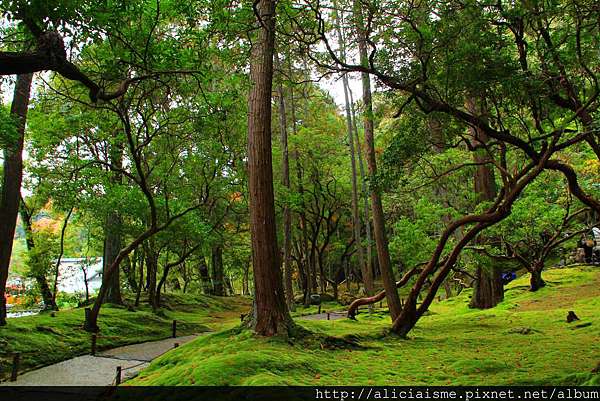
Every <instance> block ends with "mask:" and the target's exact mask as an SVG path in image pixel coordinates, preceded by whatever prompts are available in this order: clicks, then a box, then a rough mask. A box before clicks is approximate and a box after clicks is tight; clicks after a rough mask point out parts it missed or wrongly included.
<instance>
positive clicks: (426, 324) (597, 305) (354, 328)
mask: <svg viewBox="0 0 600 401" xmlns="http://www.w3.org/2000/svg"><path fill="white" fill-rule="evenodd" d="M544 278H545V280H546V282H547V286H546V287H545V288H542V289H541V290H539V291H537V292H535V293H532V292H530V291H528V286H527V284H528V277H527V276H524V277H521V278H519V279H517V280H515V281H513V282H511V283H510V284H509V285H507V287H506V289H507V291H506V294H505V300H504V302H503V303H501V304H500V305H498V306H497V307H496V308H493V309H490V310H485V311H481V310H474V309H470V308H469V307H468V297H469V295H470V291H463V292H462V293H461V294H460V295H459V296H456V297H452V298H450V299H448V300H442V301H441V302H436V303H434V304H433V305H432V306H431V308H430V312H429V313H428V315H427V316H425V317H423V319H421V320H420V321H419V322H418V324H417V326H416V328H415V329H414V330H413V331H412V332H411V333H410V339H408V340H404V339H400V338H398V337H396V336H392V335H389V334H387V333H386V329H387V328H388V327H389V326H390V320H389V315H388V314H387V313H386V312H387V311H386V310H384V309H376V311H375V312H374V313H373V314H371V315H369V314H368V313H366V311H364V312H362V313H361V314H359V315H358V320H357V321H351V320H349V319H341V320H330V321H327V320H302V321H298V323H299V324H301V325H302V326H304V327H305V328H306V329H308V330H310V331H311V332H312V333H313V334H311V335H305V336H303V337H300V338H295V339H286V338H281V337H278V338H259V337H256V336H255V335H253V334H252V332H251V331H249V330H241V329H239V328H238V329H236V328H233V329H229V330H224V331H221V332H219V333H214V334H208V335H206V336H202V337H200V338H197V339H195V340H193V341H191V342H190V343H188V344H186V345H184V346H181V347H179V348H177V349H174V350H172V351H169V352H167V353H166V354H164V355H163V356H161V357H159V358H157V359H156V360H154V361H153V362H152V363H151V364H150V366H149V367H148V368H147V369H145V370H143V371H142V372H141V373H140V375H139V376H138V377H136V378H134V379H133V380H130V381H128V382H127V383H128V384H132V385H575V384H584V383H585V384H593V385H598V384H600V374H594V373H591V371H592V370H593V369H594V368H596V366H598V363H599V362H600V285H598V283H600V268H598V267H587V266H579V267H569V268H562V269H549V270H547V271H546V272H545V274H544ZM333 307H334V306H332V305H328V308H333ZM327 310H330V309H327ZM333 310H343V307H342V306H339V307H338V308H337V309H331V311H333ZM569 310H573V311H575V313H576V314H577V315H578V316H579V318H580V319H581V320H580V321H576V322H573V323H570V324H569V323H567V322H566V315H567V312H568V311H569ZM301 314H302V311H301V310H300V311H297V312H296V313H295V315H301Z"/></svg>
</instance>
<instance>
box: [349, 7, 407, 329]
mask: <svg viewBox="0 0 600 401" xmlns="http://www.w3.org/2000/svg"><path fill="white" fill-rule="evenodd" d="M360 8H361V5H358V6H357V9H359V10H360ZM358 18H359V24H358V25H359V27H358V31H359V41H358V46H359V53H360V59H361V64H363V65H365V64H366V63H368V59H367V43H366V37H365V33H364V30H363V29H362V25H363V22H362V13H359V15H358ZM361 77H362V87H363V106H364V108H365V109H364V120H363V121H364V130H365V143H366V146H367V166H368V168H369V177H370V178H369V185H370V189H371V209H372V211H373V232H374V234H375V244H376V246H377V260H378V263H379V269H380V271H381V278H382V279H383V287H384V288H385V293H386V299H387V303H388V307H389V309H390V315H391V318H392V321H393V320H396V318H397V317H398V315H399V314H400V310H401V307H400V298H399V297H398V291H397V290H396V280H395V278H394V272H393V270H392V262H391V259H390V251H389V248H388V239H387V234H386V232H385V217H384V214H383V206H382V204H381V195H380V193H379V192H380V191H379V188H378V186H377V184H376V183H375V181H374V180H375V177H377V159H376V157H375V142H374V136H373V134H374V132H373V131H374V127H373V105H372V102H371V79H370V77H369V74H367V73H361Z"/></svg>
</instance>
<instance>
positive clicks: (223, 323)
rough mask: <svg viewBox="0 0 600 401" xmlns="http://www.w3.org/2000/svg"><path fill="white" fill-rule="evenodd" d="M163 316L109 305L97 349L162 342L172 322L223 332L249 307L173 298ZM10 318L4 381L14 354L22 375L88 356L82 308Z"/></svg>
mask: <svg viewBox="0 0 600 401" xmlns="http://www.w3.org/2000/svg"><path fill="white" fill-rule="evenodd" d="M164 303H165V305H166V308H165V309H163V310H162V311H161V312H162V313H161V314H154V313H152V312H151V310H150V307H149V306H148V305H145V304H144V305H142V306H141V307H140V308H139V309H137V310H136V311H135V312H130V311H128V310H127V309H126V308H123V307H121V306H112V305H105V306H103V307H102V309H101V311H100V317H99V320H98V323H99V326H100V332H99V334H98V339H97V349H98V350H99V351H101V350H103V349H109V348H114V347H118V346H121V345H127V344H135V343H140V342H144V341H151V340H159V339H163V338H168V337H170V336H171V330H172V321H173V320H177V322H178V323H177V334H178V335H189V334H193V333H201V332H206V331H209V330H211V329H222V328H224V327H229V326H233V325H235V324H236V323H237V322H239V313H240V311H245V310H247V309H248V308H249V304H248V301H247V300H245V299H240V298H220V297H208V296H203V295H191V294H190V295H186V296H180V295H177V296H175V295H171V294H167V295H166V296H165V299H164ZM54 315H55V316H54V317H52V316H51V314H49V313H43V314H39V315H35V316H27V317H21V318H15V319H9V320H8V325H7V326H4V327H0V379H3V378H6V377H7V376H8V375H9V372H10V366H11V361H12V354H13V353H15V352H20V353H21V371H24V370H30V369H32V368H35V367H39V366H45V365H49V364H52V363H56V362H60V361H62V360H65V359H68V358H71V357H74V356H78V355H83V354H87V353H89V352H90V346H91V345H90V344H91V342H90V341H91V340H90V333H87V332H86V331H84V330H83V329H82V324H83V319H84V310H83V309H82V308H77V309H70V310H63V311H59V312H55V314H54Z"/></svg>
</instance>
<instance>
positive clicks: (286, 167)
mask: <svg viewBox="0 0 600 401" xmlns="http://www.w3.org/2000/svg"><path fill="white" fill-rule="evenodd" d="M275 61H276V63H277V67H278V68H280V62H279V57H278V56H277V54H275ZM282 80H283V77H282V74H280V78H279V83H278V85H277V92H278V96H279V135H280V138H279V139H280V142H281V153H282V157H281V184H282V185H283V186H284V187H285V188H287V190H288V192H289V190H290V158H289V151H288V133H287V116H286V106H285V92H284V90H283V83H282ZM291 252H292V211H291V209H290V205H289V204H288V202H285V203H284V205H283V276H284V282H285V298H286V301H287V305H288V308H289V309H290V310H294V308H295V307H294V287H293V285H292V284H293V283H292V254H291Z"/></svg>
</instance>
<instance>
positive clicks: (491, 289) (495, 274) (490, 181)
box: [466, 97, 504, 309]
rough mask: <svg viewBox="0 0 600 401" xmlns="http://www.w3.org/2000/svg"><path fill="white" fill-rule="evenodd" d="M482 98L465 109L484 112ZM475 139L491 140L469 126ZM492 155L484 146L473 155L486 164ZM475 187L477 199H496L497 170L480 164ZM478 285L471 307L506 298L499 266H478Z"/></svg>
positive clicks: (476, 141)
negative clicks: (480, 103)
mask: <svg viewBox="0 0 600 401" xmlns="http://www.w3.org/2000/svg"><path fill="white" fill-rule="evenodd" d="M478 101H481V100H479V99H475V98H474V97H470V98H468V99H467V102H466V108H467V109H468V110H469V112H471V113H475V114H476V115H482V114H483V113H484V112H485V109H484V107H482V106H481V105H478V104H477V102H478ZM470 131H471V134H472V136H473V138H474V141H473V143H474V144H486V143H487V142H488V137H487V135H486V134H485V133H484V132H483V131H482V130H480V129H476V128H470ZM489 158H490V156H489V155H488V154H487V152H486V150H485V149H478V150H476V151H475V152H474V154H473V159H474V161H475V162H476V163H484V162H486V161H488V160H489ZM474 183H475V185H474V189H475V194H476V197H477V198H476V201H477V202H478V203H479V202H490V201H493V200H494V199H495V198H496V194H497V188H496V179H495V177H494V169H493V167H492V166H490V165H489V164H480V165H478V166H477V168H476V170H475V179H474ZM475 278H476V280H475V288H474V290H473V297H472V298H471V302H470V306H471V307H472V308H477V309H489V308H493V307H494V306H496V305H498V303H500V302H502V300H503V299H504V284H503V283H502V272H501V271H500V269H499V268H497V267H496V266H493V265H492V266H480V265H479V266H477V271H476V272H475Z"/></svg>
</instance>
